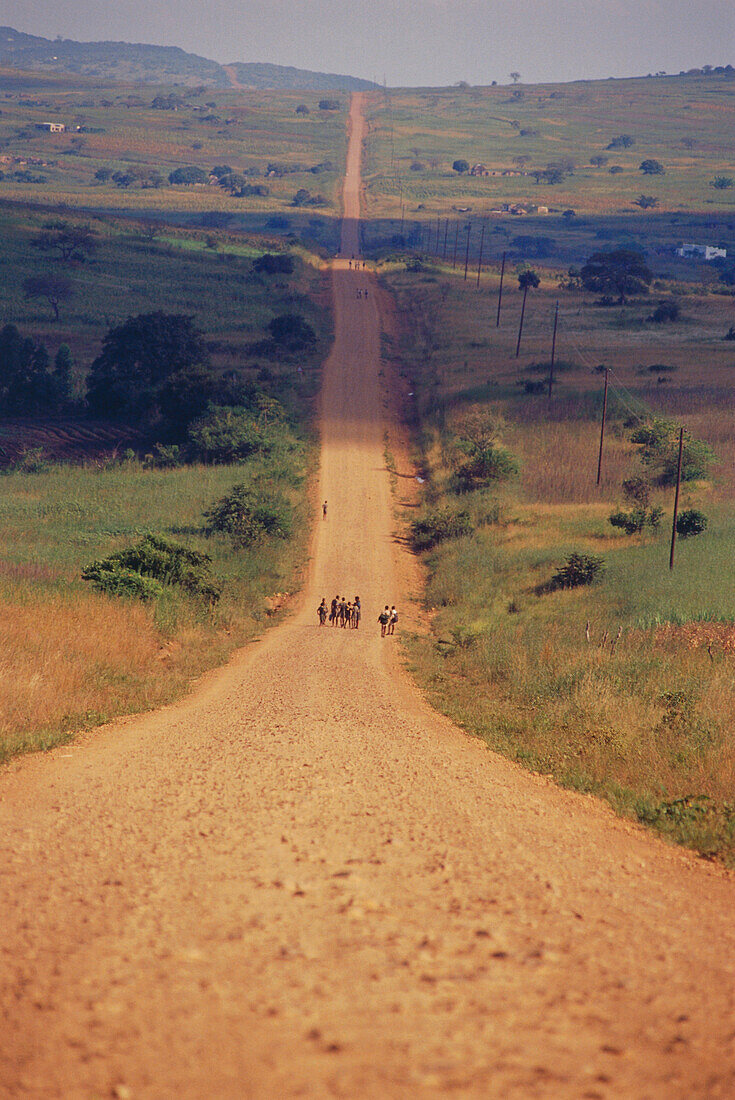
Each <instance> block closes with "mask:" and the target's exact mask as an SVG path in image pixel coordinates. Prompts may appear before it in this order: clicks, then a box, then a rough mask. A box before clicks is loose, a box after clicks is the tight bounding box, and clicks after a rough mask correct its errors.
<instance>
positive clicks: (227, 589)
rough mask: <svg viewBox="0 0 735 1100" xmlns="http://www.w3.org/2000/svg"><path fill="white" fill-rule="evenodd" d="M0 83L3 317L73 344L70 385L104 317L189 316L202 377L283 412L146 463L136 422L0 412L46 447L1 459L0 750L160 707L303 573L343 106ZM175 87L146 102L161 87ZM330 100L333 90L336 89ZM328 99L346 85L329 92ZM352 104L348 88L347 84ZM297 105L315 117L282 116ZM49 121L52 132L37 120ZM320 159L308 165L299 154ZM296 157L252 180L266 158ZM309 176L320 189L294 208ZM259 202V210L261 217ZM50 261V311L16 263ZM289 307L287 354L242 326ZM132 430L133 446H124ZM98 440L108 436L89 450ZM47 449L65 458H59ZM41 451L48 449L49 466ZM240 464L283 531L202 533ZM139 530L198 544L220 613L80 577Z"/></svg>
mask: <svg viewBox="0 0 735 1100" xmlns="http://www.w3.org/2000/svg"><path fill="white" fill-rule="evenodd" d="M6 75H7V79H5V80H4V81H3V93H2V98H1V99H0V108H1V114H0V156H2V158H3V159H2V162H0V170H1V171H2V173H3V178H2V179H0V261H1V262H2V266H3V271H4V278H3V282H2V286H1V287H0V326H1V325H5V324H9V323H10V324H13V325H15V326H17V327H18V328H19V330H20V332H21V334H22V335H23V336H24V337H25V336H30V337H32V338H33V339H34V340H35V341H37V342H43V343H44V344H45V346H46V348H47V349H48V352H49V353H50V355H51V357H52V358H53V356H54V355H55V354H56V351H57V349H58V348H59V346H60V345H62V344H67V345H69V347H70V348H71V351H72V355H73V358H74V361H75V366H74V382H75V390H76V396H77V397H78V398H82V397H83V394H84V388H85V386H84V383H85V377H86V374H87V372H88V370H89V367H90V365H91V363H92V361H93V360H94V358H95V356H96V355H97V354H98V353H99V351H100V347H101V343H102V338H103V336H104V335H105V333H106V331H107V330H108V329H109V328H111V327H113V326H115V325H118V324H120V323H121V322H123V321H124V320H125V319H126V318H127V317H129V316H134V315H136V314H138V313H147V312H150V311H154V310H160V311H162V312H165V313H176V314H186V315H191V316H193V318H194V322H195V324H196V325H197V326H198V327H199V328H200V329H201V331H202V332H203V333H204V336H205V339H206V343H207V348H208V353H209V358H210V365H211V369H212V371H213V372H215V373H216V374H217V375H220V376H222V375H224V374H226V375H228V376H231V377H233V378H237V379H240V380H242V381H245V382H252V383H255V384H256V385H257V386H258V387H260V388H261V389H263V390H265V391H266V393H267V394H268V395H269V396H270V397H273V398H275V399H276V400H277V401H278V402H279V403H280V405H281V406H282V409H283V415H284V417H285V427H284V428H283V429H279V431H278V432H277V433H276V434H275V437H274V438H276V439H277V441H278V442H277V445H275V446H273V449H271V450H270V451H268V452H263V453H261V454H259V455H257V456H256V457H253V458H251V459H248V460H246V461H245V462H244V463H241V464H238V465H237V466H201V465H182V466H180V467H179V468H175V469H156V468H152V467H151V465H150V463H146V462H145V461H143V455H144V452H145V451H146V450H147V449H148V448H150V447H151V443H152V440H150V439H146V438H145V437H144V436H142V435H141V434H140V433H136V431H135V430H134V426H133V429H132V430H131V429H130V428H129V426H126V425H115V424H105V423H92V422H89V421H88V420H86V419H85V418H84V416H83V414H81V413H80V415H78V416H76V417H75V415H74V411H73V410H70V411H67V412H66V413H65V414H64V419H63V420H53V419H48V420H30V419H28V418H26V419H23V418H17V419H15V420H8V419H5V420H0V456H2V459H3V462H4V463H5V464H7V462H8V461H9V459H11V458H13V456H14V455H16V454H17V452H18V451H19V449H21V450H22V448H23V447H29V446H30V447H42V448H43V449H44V451H45V452H46V458H48V459H50V460H51V465H49V464H48V463H43V462H42V463H41V464H40V469H39V471H38V472H33V473H30V472H29V473H20V472H13V473H10V472H7V470H6V471H5V476H3V477H2V484H3V494H2V504H1V505H0V635H1V640H0V662H1V663H2V669H3V683H4V684H5V688H4V689H3V691H2V692H0V760H4V759H7V758H8V757H9V756H11V755H13V754H14V753H17V752H21V751H28V750H32V749H36V748H43V747H47V746H50V745H54V744H58V743H60V741H63V740H64V739H66V738H69V737H71V736H73V732H74V731H75V730H77V729H79V728H83V727H86V726H90V725H95V724H98V723H100V722H103V721H105V720H107V719H108V718H110V717H112V716H114V715H117V714H122V713H128V712H131V711H137V710H140V709H146V708H150V707H154V706H158V705H160V704H161V703H163V702H166V701H168V700H170V699H172V698H175V697H176V696H178V695H180V694H181V692H182V691H183V690H184V689H185V688H186V686H187V685H188V684H189V683H190V682H191V680H192V679H193V678H196V677H197V676H199V675H200V674H201V673H202V672H203V671H204V670H205V669H208V668H211V667H214V666H215V665H217V664H221V663H222V661H223V660H225V659H226V657H227V655H228V654H229V653H230V652H231V651H232V650H233V649H234V648H235V647H236V646H238V645H240V644H242V643H243V642H244V641H245V640H247V639H248V638H250V637H251V636H252V635H253V634H254V633H255V632H257V631H259V630H260V629H261V628H262V626H263V624H264V623H265V621H266V617H267V614H268V613H269V612H271V611H273V610H274V609H277V608H278V607H279V606H280V605H281V604H282V603H283V598H282V596H281V595H279V594H283V593H289V592H292V591H293V590H294V588H295V586H297V585H298V579H299V578H298V574H299V567H300V566H301V564H302V563H303V560H304V555H305V547H306V542H307V537H308V527H309V523H308V511H309V503H308V502H309V484H310V481H309V479H310V474H311V473H312V472H313V467H314V462H315V453H316V448H315V438H314V432H313V409H314V399H315V397H316V395H317V393H318V389H319V379H320V365H321V363H322V361H323V359H324V358H325V356H326V354H327V350H328V347H329V343H330V340H331V333H332V327H331V326H332V322H331V301H330V296H329V287H328V284H327V281H326V276H325V271H324V264H323V256H324V254H325V250H328V249H329V248H331V247H332V244H333V241H334V239H335V228H334V227H335V224H336V221H335V214H336V208H335V206H334V200H335V187H336V181H337V178H338V175H337V173H338V170H339V166H340V165H341V161H342V159H343V150H344V142H345V133H344V131H345V117H344V112H343V111H342V110H340V111H334V112H326V111H320V110H319V107H318V99H319V97H318V96H317V95H316V94H311V93H303V94H301V93H298V94H297V93H294V94H290V93H274V94H272V95H271V94H259V93H249V92H231V93H219V92H214V93H212V92H209V91H208V92H207V93H206V94H205V93H204V92H202V91H197V90H196V89H185V90H182V89H181V88H168V89H166V88H152V87H145V88H140V87H133V86H130V87H124V86H112V87H109V88H107V87H101V86H98V85H95V84H94V83H93V82H92V81H83V80H77V81H75V80H73V79H71V80H70V79H67V78H55V77H46V76H27V75H23V74H6ZM171 93H173V94H175V95H178V96H180V97H182V98H183V99H185V101H186V105H180V106H179V107H178V109H176V110H160V109H154V108H152V107H151V103H152V101H153V99H154V98H155V97H156V96H164V97H165V96H167V95H168V94H171ZM337 98H339V97H337ZM343 98H344V97H343ZM345 101H346V100H345ZM300 104H305V105H308V106H309V108H310V113H309V114H299V115H296V107H297V106H299V105H300ZM56 120H62V121H64V122H65V123H66V125H67V127H75V126H81V127H82V129H81V130H80V131H77V130H74V129H71V130H68V131H67V132H66V133H63V134H49V133H45V132H42V131H41V130H37V129H36V128H35V127H36V125H37V124H38V123H41V122H46V121H56ZM327 160H329V161H331V162H333V164H334V167H333V168H331V169H326V170H325V171H323V172H320V173H319V174H318V175H316V174H312V173H311V172H309V171H307V170H306V169H307V168H308V167H310V166H313V165H316V164H321V163H322V162H324V161H327ZM270 162H275V163H278V164H281V165H283V166H285V167H291V168H293V167H294V166H298V165H301V168H300V169H299V171H297V172H294V173H290V174H287V175H284V176H276V177H267V178H266V175H265V170H266V168H267V165H268V163H270ZM225 163H228V164H230V165H231V166H232V167H233V168H234V169H236V170H237V171H242V170H244V169H246V168H251V169H253V170H257V171H258V172H259V173H260V174H259V175H257V176H256V175H253V176H252V177H248V179H249V180H250V181H251V182H255V183H262V184H264V185H267V187H268V188H269V194H268V195H267V196H265V197H263V198H257V197H255V198H252V197H251V198H247V199H235V198H232V197H230V196H227V195H226V194H225V193H224V192H223V191H222V190H221V189H220V188H219V187H218V186H216V185H214V184H208V185H203V186H194V187H185V186H177V187H172V186H169V185H168V183H167V182H164V183H162V184H161V185H160V186H150V187H143V186H141V184H140V183H133V184H131V185H129V186H127V187H124V188H119V187H116V186H115V184H114V182H112V181H111V180H108V181H106V182H99V181H98V180H96V179H95V172H96V171H97V170H98V169H99V168H107V169H110V170H112V171H125V172H127V171H130V170H131V169H132V170H141V171H142V170H145V169H149V168H150V169H155V170H156V171H158V172H159V173H160V174H161V175H162V176H163V177H164V181H166V180H167V176H168V173H169V172H170V171H171V170H173V169H175V168H176V167H179V166H182V165H194V166H199V167H202V168H205V169H206V168H211V167H213V166H214V165H218V164H225ZM302 186H308V187H310V189H311V190H312V191H314V192H316V191H319V192H320V193H323V194H324V196H325V202H326V205H325V206H324V207H323V208H317V207H313V208H305V209H304V210H300V209H296V208H293V207H291V206H290V202H291V198H292V196H293V194H294V192H295V191H296V190H297V189H298V188H299V187H302ZM274 217H275V223H274V224H272V225H270V224H267V223H268V222H269V219H272V218H274ZM59 219H61V220H62V221H63V222H64V223H65V225H67V226H71V227H79V226H85V225H86V226H89V228H90V229H91V231H92V233H93V235H94V242H95V247H94V248H93V249H92V250H91V251H89V252H88V254H87V256H86V258H85V259H84V261H83V262H80V261H76V262H64V261H62V259H60V258H59V257H58V256H55V255H54V254H53V253H50V252H45V251H42V250H39V249H38V248H36V247H35V244H34V242H35V241H37V239H38V238H39V236H40V235H41V234H42V231H43V228H44V226H45V225H48V224H49V223H51V222H58V220H59ZM284 250H287V251H288V252H289V254H290V256H291V257H292V259H293V261H294V269H293V272H292V273H291V274H283V273H281V274H276V275H265V274H259V273H258V272H257V271H256V270H255V268H254V262H255V261H256V260H257V259H258V258H259V257H260V256H262V255H263V254H264V253H266V252H282V251H284ZM48 272H52V273H54V274H57V275H59V276H61V278H62V279H64V280H65V281H66V282H67V283H68V284H69V285H70V287H71V296H70V298H69V299H68V300H65V301H63V302H62V303H61V305H60V316H59V320H58V321H56V320H54V315H53V309H52V307H51V306H50V305H49V304H48V303H47V302H46V301H45V300H43V299H28V298H27V297H26V295H25V292H24V284H25V281H26V280H27V279H28V278H29V277H31V276H38V275H43V274H46V273H48ZM282 314H298V315H300V316H301V317H303V318H304V320H305V321H307V322H308V324H309V325H311V327H312V328H313V330H314V331H315V333H316V342H315V343H314V344H313V346H311V347H309V348H308V350H306V351H304V352H303V353H301V354H300V355H299V356H295V355H292V354H286V355H283V354H280V353H278V351H277V350H272V351H268V349H267V348H266V349H265V350H263V348H261V349H260V350H259V351H258V353H257V354H256V353H254V352H253V351H252V350H251V348H250V345H252V344H255V343H257V342H261V343H262V341H263V339H264V337H265V336H267V334H268V330H267V326H268V323H269V322H270V321H271V320H272V319H273V318H274V317H276V316H278V315H282ZM129 445H132V446H133V447H134V449H135V453H137V456H138V457H135V454H134V453H132V452H131V453H129V454H128V456H127V457H125V455H124V452H125V448H126V447H127V446H129ZM103 452H108V453H107V455H105V454H104V453H103ZM62 459H63V461H61V460H62ZM54 463H56V464H54ZM238 482H244V483H246V484H253V485H254V486H258V487H260V488H261V489H266V491H268V490H273V491H274V492H280V493H282V494H283V495H284V496H285V497H286V498H287V499H288V500H289V501H290V505H291V508H292V511H293V535H292V537H291V538H289V539H285V540H283V539H278V538H274V537H269V538H266V541H265V543H262V544H260V545H259V546H257V548H253V549H250V550H242V549H238V548H236V547H234V546H233V545H232V544H231V542H230V541H229V539H226V538H224V537H222V538H220V537H215V538H212V539H207V538H205V534H204V530H203V516H202V512H203V509H205V508H206V507H207V506H209V505H211V504H212V503H213V501H214V500H215V499H217V498H218V497H221V496H222V495H223V494H224V493H225V492H226V491H227V490H228V489H229V488H231V486H232V485H233V484H235V483H238ZM147 533H154V534H157V535H161V536H164V537H169V538H171V539H173V540H174V541H177V542H180V543H183V544H185V545H186V546H187V547H189V548H192V549H198V550H204V551H205V552H207V553H209V554H211V556H212V559H213V562H212V571H213V573H214V575H215V577H216V578H217V580H218V582H219V583H221V584H222V597H221V599H220V601H219V602H218V603H217V604H216V606H215V608H214V610H212V609H211V608H210V606H209V605H208V604H206V603H205V602H204V601H202V599H200V598H197V597H192V596H189V595H186V594H185V593H184V592H182V591H181V590H178V589H176V588H175V587H173V586H167V587H166V588H165V590H164V592H163V595H161V596H160V597H159V598H157V599H154V600H152V601H150V602H148V603H142V602H140V601H135V600H130V599H114V598H110V597H107V596H104V595H100V594H98V593H95V592H94V591H93V590H92V589H91V587H90V585H89V584H88V583H86V582H84V581H83V580H82V579H81V570H82V568H83V567H84V566H85V565H87V564H88V563H89V562H90V561H92V560H94V559H98V558H100V557H103V556H106V555H107V554H109V553H111V552H114V551H116V550H119V549H122V548H123V547H126V546H129V545H130V544H131V543H134V542H136V541H137V540H139V539H140V538H141V537H142V536H144V535H145V534H147Z"/></svg>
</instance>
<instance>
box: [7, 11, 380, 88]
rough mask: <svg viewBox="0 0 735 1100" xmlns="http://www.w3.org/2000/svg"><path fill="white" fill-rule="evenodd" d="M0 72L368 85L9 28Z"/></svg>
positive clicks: (250, 84)
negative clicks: (28, 32) (48, 36)
mask: <svg viewBox="0 0 735 1100" xmlns="http://www.w3.org/2000/svg"><path fill="white" fill-rule="evenodd" d="M0 67H5V68H13V69H26V70H32V71H36V72H38V71H42V72H55V73H70V74H74V75H76V76H88V77H94V78H95V79H99V80H113V81H132V82H134V83H144V84H189V85H196V84H206V85H208V86H209V87H214V88H232V87H247V88H305V89H306V88H313V89H316V90H318V91H322V90H323V91H360V90H363V89H367V88H373V87H375V85H374V84H372V83H371V81H369V80H360V79H358V78H357V77H352V76H340V75H338V74H336V73H314V72H309V71H308V70H306V69H294V68H292V67H290V66H284V65H268V64H256V63H249V64H245V63H240V62H237V63H233V64H232V65H227V66H224V65H220V64H219V63H218V62H217V61H211V60H210V59H209V58H207V57H199V56H198V55H197V54H194V53H187V52H186V51H185V50H181V49H179V48H178V46H146V45H142V44H136V43H130V42H74V41H72V40H71V39H66V38H64V39H61V38H57V39H54V40H51V39H49V38H41V37H39V36H38V35H34V34H24V33H23V32H22V31H16V30H14V29H13V28H12V27H0Z"/></svg>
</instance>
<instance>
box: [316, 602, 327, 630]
mask: <svg viewBox="0 0 735 1100" xmlns="http://www.w3.org/2000/svg"><path fill="white" fill-rule="evenodd" d="M316 613H317V615H318V616H319V626H324V624H325V622H326V621H327V597H326V596H322V602H321V603H320V604H319V606H318V607H317V609H316Z"/></svg>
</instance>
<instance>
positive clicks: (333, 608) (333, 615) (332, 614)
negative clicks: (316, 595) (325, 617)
mask: <svg viewBox="0 0 735 1100" xmlns="http://www.w3.org/2000/svg"><path fill="white" fill-rule="evenodd" d="M338 603H339V596H335V597H334V599H333V600H332V603H331V605H330V608H329V621H330V623H331V624H332V626H336V625H337V604H338Z"/></svg>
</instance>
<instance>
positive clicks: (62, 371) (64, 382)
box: [54, 344, 74, 403]
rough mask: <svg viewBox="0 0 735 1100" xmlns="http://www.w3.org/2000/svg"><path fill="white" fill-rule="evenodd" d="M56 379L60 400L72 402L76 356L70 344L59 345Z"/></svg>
mask: <svg viewBox="0 0 735 1100" xmlns="http://www.w3.org/2000/svg"><path fill="white" fill-rule="evenodd" d="M54 378H55V379H56V388H57V391H58V395H59V400H60V401H61V402H63V403H66V402H68V401H70V400H71V397H72V392H73V389H74V356H73V355H72V353H71V348H70V347H69V345H68V344H59V347H58V350H57V352H56V356H55V358H54Z"/></svg>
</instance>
